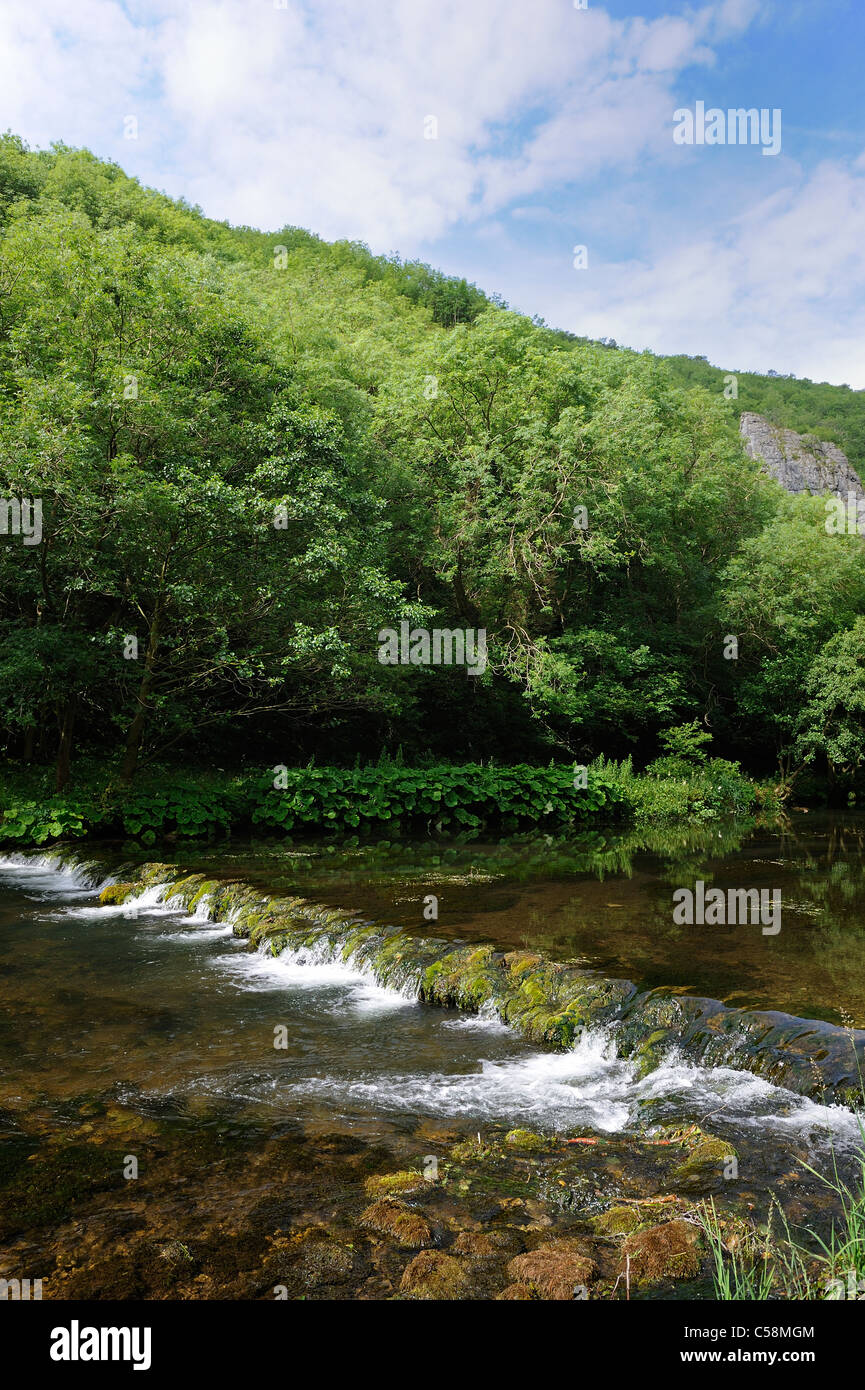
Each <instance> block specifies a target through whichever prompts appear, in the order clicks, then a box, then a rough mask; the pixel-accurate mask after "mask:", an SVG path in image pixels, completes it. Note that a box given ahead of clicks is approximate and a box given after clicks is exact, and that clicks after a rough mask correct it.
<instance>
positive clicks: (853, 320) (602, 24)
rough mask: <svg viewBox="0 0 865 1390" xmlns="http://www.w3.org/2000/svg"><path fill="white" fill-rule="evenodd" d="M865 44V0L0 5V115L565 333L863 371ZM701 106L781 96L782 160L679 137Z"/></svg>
mask: <svg viewBox="0 0 865 1390" xmlns="http://www.w3.org/2000/svg"><path fill="white" fill-rule="evenodd" d="M863 53H865V4H863V3H862V0H706V3H697V4H684V3H681V2H680V0H643V3H632V2H631V0H609V3H607V4H600V3H595V0H588V5H587V8H586V9H585V10H580V9H577V8H576V7H575V5H574V4H573V0H531V3H525V0H367V2H366V3H364V4H362V5H361V4H358V3H356V0H316V3H315V4H306V3H303V0H210V3H207V4H203V3H193V0H148V3H138V2H137V0H127V3H125V4H121V3H119V0H77V3H76V4H75V5H73V6H70V5H68V3H67V2H66V0H4V3H3V6H2V9H0V93H2V96H0V106H2V111H0V122H2V125H3V126H5V127H9V128H11V129H13V130H15V131H17V132H18V133H19V134H21V135H23V136H24V137H25V138H26V139H28V140H29V141H30V143H31V144H33V145H35V146H44V145H47V144H48V143H50V142H51V141H52V140H58V139H60V140H63V141H65V142H66V143H68V144H74V145H78V144H83V145H87V146H89V148H91V149H92V150H94V151H95V152H96V153H97V154H99V155H101V156H104V157H108V158H111V159H115V160H117V161H118V162H119V163H121V164H122V165H123V167H124V168H126V169H127V170H128V171H129V172H130V173H133V174H135V175H137V176H138V177H139V178H140V179H141V180H142V181H143V182H145V183H148V184H151V185H154V186H156V187H158V188H163V189H165V190H166V191H167V192H169V193H171V194H172V195H181V194H182V195H184V196H185V197H187V198H188V199H190V201H192V202H196V203H199V204H200V205H201V206H202V207H203V209H204V210H205V212H207V213H208V214H210V215H211V216H214V217H225V218H229V219H230V220H231V221H233V222H239V223H251V224H252V225H255V226H260V227H264V228H268V229H275V228H277V227H280V226H282V225H285V224H292V225H299V226H304V227H308V228H310V229H311V230H313V231H315V232H317V233H319V234H320V235H322V236H324V237H326V238H328V239H332V238H335V237H350V238H355V239H359V240H363V241H366V242H367V243H368V244H369V245H370V246H371V247H372V249H373V250H375V251H397V252H399V253H400V254H401V255H403V256H404V257H406V258H415V257H419V258H421V259H423V260H428V261H430V262H431V263H433V264H435V265H439V266H441V267H442V268H444V269H445V270H447V271H449V272H451V273H456V274H460V275H466V276H467V277H468V278H469V279H472V280H475V281H477V283H478V284H480V285H481V286H482V287H483V288H485V289H487V290H495V291H498V292H499V293H501V294H502V295H503V296H504V297H505V298H506V299H507V300H508V301H509V303H511V304H512V305H513V306H514V307H516V308H519V309H521V310H523V311H525V312H527V313H531V314H535V313H537V314H540V315H541V316H542V317H544V318H545V319H546V320H547V322H548V323H551V324H554V325H556V326H557V327H563V328H569V329H571V330H572V331H574V332H578V333H587V334H590V335H592V336H596V337H602V336H603V337H612V338H615V339H616V340H617V341H618V342H621V343H627V344H628V345H630V346H634V347H638V348H651V349H652V350H654V351H658V352H679V351H681V352H688V353H701V354H703V355H705V356H707V357H708V358H709V360H710V361H713V362H716V363H717V364H718V365H721V366H724V367H728V368H731V369H735V368H739V369H742V370H745V369H751V370H763V371H765V370H768V369H770V368H771V369H774V370H776V371H782V372H788V371H789V372H794V373H796V374H797V375H799V376H810V377H812V378H814V379H816V380H829V381H836V382H845V381H846V382H848V383H849V384H850V385H853V386H856V387H858V388H862V387H865V333H863V326H865V324H863V319H865V120H863V97H862V86H863V84H862V80H861V64H862V55H863ZM698 101H702V102H704V103H705V106H706V107H707V108H710V107H718V108H721V109H722V110H724V111H726V110H727V109H729V108H735V107H746V108H751V107H756V108H758V109H759V108H768V109H770V110H771V109H774V108H778V109H780V111H781V130H782V144H781V152H780V154H779V155H778V156H777V157H766V156H763V154H762V152H761V149H760V148H759V147H755V146H751V145H737V144H733V145H715V146H708V145H703V146H696V145H693V146H683V145H676V144H674V142H673V138H672V131H673V124H674V122H673V113H674V111H675V110H676V109H678V108H685V107H687V108H691V109H693V108H694V106H695V104H696V103H697V102H698ZM129 116H134V117H135V120H136V121H137V138H134V139H129V138H124V121H125V119H126V118H127V117H129ZM428 116H435V118H436V121H437V123H438V126H437V138H436V139H434V140H430V139H425V138H424V130H425V121H426V118H427V117H428ZM127 128H128V122H127ZM427 129H428V123H427ZM577 245H584V246H586V248H587V253H588V266H587V268H586V269H582V270H577V269H575V268H574V265H573V259H574V257H573V250H574V247H575V246H577Z"/></svg>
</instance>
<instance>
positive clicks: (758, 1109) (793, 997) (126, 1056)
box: [0, 816, 865, 1210]
mask: <svg viewBox="0 0 865 1390" xmlns="http://www.w3.org/2000/svg"><path fill="white" fill-rule="evenodd" d="M128 853H129V850H128V847H125V848H124V849H123V850H118V851H117V852H115V851H113V850H112V849H110V848H104V849H102V850H101V851H100V859H101V864H102V870H103V871H104V878H105V879H108V878H109V877H110V876H111V875H112V873H113V871H114V870H115V868H116V866H117V864H118V863H119V861H120V859H121V858H123V857H126V858H128ZM863 854H865V820H861V821H860V820H859V819H857V818H856V817H849V816H848V817H845V818H843V819H832V818H829V817H827V818H824V819H822V820H821V819H818V818H815V817H811V818H808V819H807V820H805V819H804V818H803V819H802V820H801V821H799V822H797V823H796V824H795V825H794V826H793V827H791V828H789V829H787V830H786V831H784V832H783V833H782V832H767V831H758V832H753V833H751V834H748V835H746V834H745V833H744V832H741V831H737V830H735V829H725V830H723V831H720V832H719V831H718V830H717V828H707V829H701V828H695V829H692V830H689V831H687V832H667V833H666V834H665V835H655V836H654V837H652V836H647V835H645V834H644V835H631V836H628V835H616V836H610V837H607V838H604V837H602V836H597V835H595V836H588V837H583V838H582V839H581V840H579V841H567V840H550V839H546V840H544V839H538V838H533V839H513V840H510V841H506V842H497V843H488V844H485V843H477V842H475V843H466V844H459V843H450V844H444V845H442V844H436V843H431V842H426V843H414V842H410V843H400V844H387V843H382V842H379V843H376V844H363V843H359V842H355V843H349V844H342V845H334V844H323V843H318V844H306V845H288V846H273V845H264V846H261V845H259V846H244V847H240V848H238V847H237V846H236V845H235V846H233V847H231V848H230V849H227V850H224V851H223V852H221V853H217V852H214V851H213V850H212V849H211V850H201V849H200V850H198V851H197V852H194V851H190V850H188V849H187V850H186V851H185V852H184V857H185V858H186V859H187V861H188V862H189V864H190V865H191V866H194V867H195V868H196V869H201V870H202V871H204V872H207V873H209V874H212V875H216V876H221V877H226V878H241V879H243V880H245V881H247V882H252V883H254V884H255V885H257V886H261V887H262V888H264V889H267V890H269V891H272V892H279V893H285V892H287V891H289V890H290V891H292V892H293V893H296V894H301V895H303V896H305V897H308V898H309V899H311V900H313V901H316V902H320V903H326V904H332V905H335V906H340V907H347V908H351V909H355V910H357V911H359V912H360V913H362V914H363V915H364V916H365V917H367V918H368V919H371V920H377V921H385V922H390V923H394V924H397V925H400V926H402V927H403V928H404V929H406V930H408V931H410V932H418V933H425V934H427V935H433V934H437V935H445V936H453V937H458V938H460V939H463V940H478V941H491V942H494V943H495V944H496V945H498V946H503V947H505V948H506V949H512V948H513V947H515V946H519V947H530V948H532V949H534V950H538V951H541V952H543V953H545V954H546V955H550V956H555V957H559V958H562V959H564V958H569V959H577V960H579V961H581V962H585V963H586V964H588V965H590V966H591V967H593V968H595V969H598V970H600V971H602V972H603V973H605V974H610V975H614V976H617V977H619V976H623V977H626V978H629V979H631V980H633V981H634V982H635V983H636V984H638V985H639V986H640V987H643V988H656V987H661V986H663V987H668V988H674V989H678V990H685V991H689V992H692V993H698V994H708V995H711V996H713V997H715V998H719V999H722V1000H724V1001H725V1002H727V1003H732V1004H735V1005H737V1006H738V1005H748V1006H759V1007H772V1008H777V1009H783V1010H786V1011H788V1012H792V1013H795V1014H798V1015H801V1016H803V1017H807V1018H818V1019H824V1020H827V1021H829V1022H832V1023H841V1022H842V1021H843V1019H845V1018H846V1017H847V1016H848V1015H849V1016H851V1017H852V1018H853V1021H854V1022H855V1023H856V1024H857V1025H858V1026H862V1024H863V1022H865V950H863V945H865V874H863V862H865V860H863ZM147 857H148V858H156V857H157V855H156V854H155V853H153V852H149V854H148V856H147ZM160 857H162V858H165V859H171V860H173V861H177V860H178V859H179V858H180V857H181V856H180V854H179V852H178V851H177V850H176V849H172V850H170V851H167V850H165V849H164V848H163V850H162V854H161V856H160ZM696 878H702V879H704V880H705V881H706V882H707V884H709V883H711V884H713V885H714V886H721V887H724V888H726V887H767V888H770V889H775V888H778V889H780V891H781V894H782V901H783V927H782V930H781V932H780V933H778V935H777V936H767V935H763V934H762V933H761V931H760V927H759V925H757V926H750V925H745V926H730V927H724V928H720V929H719V928H699V927H677V926H675V925H674V924H673V921H672V909H671V895H672V891H673V889H674V888H675V887H677V886H681V885H693V882H694V881H695V879H696ZM99 879H100V872H99V871H98V870H97V871H94V870H93V869H92V868H91V869H90V870H89V872H87V873H80V872H76V871H74V870H69V869H59V868H58V867H57V866H56V863H54V861H52V859H51V856H38V855H36V856H15V855H7V856H6V857H5V858H4V859H2V860H0V993H2V1001H3V1012H2V1022H0V1061H2V1079H0V1134H2V1137H3V1138H4V1139H5V1140H6V1141H7V1144H11V1151H15V1145H16V1143H20V1144H21V1145H23V1144H24V1141H23V1138H22V1135H26V1134H27V1133H28V1132H30V1137H31V1139H32V1127H33V1124H36V1126H37V1129H38V1131H39V1134H40V1136H41V1138H40V1143H44V1141H45V1136H49V1138H48V1142H49V1143H50V1144H56V1143H58V1142H62V1141H63V1140H64V1138H65V1139H66V1140H67V1141H68V1142H72V1141H73V1140H76V1141H77V1139H78V1138H80V1136H81V1134H82V1132H83V1131H86V1130H87V1128H88V1124H87V1117H88V1115H91V1116H96V1115H102V1116H103V1117H104V1116H105V1114H106V1113H109V1114H110V1113H111V1107H112V1106H113V1107H114V1108H115V1110H118V1111H119V1113H120V1114H126V1115H127V1117H128V1115H130V1114H133V1113H134V1114H137V1115H140V1116H142V1117H144V1121H143V1122H151V1123H152V1122H154V1120H155V1121H159V1122H161V1120H163V1119H165V1118H166V1117H168V1118H169V1119H172V1120H173V1121H174V1122H176V1123H177V1124H178V1125H180V1126H181V1127H182V1129H183V1133H184V1135H185V1136H186V1139H187V1140H188V1139H189V1136H190V1135H195V1133H196V1132H197V1131H198V1130H202V1131H205V1130H210V1131H217V1132H218V1134H219V1136H220V1141H221V1139H223V1138H224V1137H225V1136H226V1135H227V1136H229V1137H230V1136H231V1135H232V1134H235V1135H243V1136H245V1141H248V1140H249V1137H250V1136H255V1135H256V1134H257V1135H259V1136H262V1137H263V1138H264V1137H267V1136H273V1135H274V1134H282V1133H289V1132H291V1133H301V1132H302V1133H303V1134H304V1135H305V1136H306V1137H307V1138H308V1137H310V1136H312V1137H313V1138H314V1137H315V1136H316V1135H318V1136H328V1135H331V1136H332V1135H333V1134H334V1133H341V1134H343V1135H347V1136H351V1135H355V1136H358V1137H361V1138H362V1139H363V1141H364V1142H366V1143H387V1142H399V1141H400V1137H402V1142H403V1144H404V1145H405V1144H406V1143H408V1144H409V1146H411V1144H412V1143H415V1141H414V1139H409V1138H408V1136H414V1135H417V1133H418V1132H419V1129H421V1128H422V1126H423V1125H424V1124H427V1125H428V1126H430V1130H429V1132H434V1130H435V1127H436V1126H438V1127H439V1130H441V1129H442V1127H443V1126H444V1127H445V1128H447V1126H451V1127H452V1128H453V1131H454V1133H472V1134H475V1133H477V1132H479V1131H482V1130H484V1129H485V1128H486V1127H488V1126H490V1125H493V1126H497V1125H501V1126H505V1127H510V1126H515V1125H522V1126H527V1127H531V1128H533V1129H536V1130H539V1131H541V1132H543V1133H546V1134H550V1135H559V1136H566V1135H574V1134H580V1135H583V1136H587V1135H588V1136H591V1135H599V1136H619V1137H627V1136H628V1135H629V1134H631V1133H634V1132H637V1131H641V1132H646V1130H647V1127H651V1126H652V1125H670V1124H682V1125H688V1124H694V1123H697V1124H700V1125H701V1126H702V1127H703V1128H704V1129H707V1130H711V1132H712V1133H715V1134H722V1135H724V1136H727V1137H729V1138H730V1139H731V1142H734V1143H735V1144H736V1147H737V1149H738V1151H739V1152H740V1153H742V1152H746V1153H747V1152H752V1153H753V1154H755V1155H757V1154H759V1155H760V1158H759V1162H760V1165H761V1175H762V1181H763V1186H764V1187H766V1188H767V1190H768V1187H770V1186H771V1185H772V1183H773V1182H777V1181H778V1180H780V1178H781V1176H782V1175H783V1174H784V1172H785V1170H787V1169H789V1168H790V1165H791V1164H794V1165H795V1164H800V1165H801V1164H802V1163H804V1162H808V1163H816V1164H817V1166H820V1164H821V1163H826V1162H828V1161H829V1157H830V1155H832V1154H834V1155H835V1157H836V1159H837V1158H839V1157H840V1159H841V1161H842V1163H843V1162H844V1161H845V1155H847V1154H848V1153H852V1152H853V1150H854V1148H855V1145H856V1141H857V1139H858V1135H859V1131H858V1125H857V1121H856V1119H855V1117H854V1116H853V1114H852V1113H851V1112H850V1111H849V1110H847V1109H844V1108H843V1107H840V1106H829V1105H824V1104H822V1103H821V1102H820V1101H819V1099H809V1098H807V1097H805V1096H802V1095H794V1094H792V1093H790V1092H788V1091H785V1090H783V1089H780V1088H778V1087H775V1086H773V1085H771V1084H770V1083H769V1082H768V1081H766V1080H764V1079H762V1078H760V1077H758V1076H756V1075H752V1074H751V1073H750V1072H748V1071H747V1070H738V1069H737V1070H732V1069H730V1068H728V1067H703V1066H698V1065H694V1064H692V1063H689V1062H688V1061H687V1060H685V1059H683V1058H681V1057H678V1056H677V1055H676V1054H675V1052H674V1053H672V1054H671V1055H668V1056H667V1057H666V1058H665V1059H664V1060H663V1061H662V1062H661V1064H660V1065H659V1066H658V1067H656V1068H655V1070H653V1071H651V1072H649V1073H648V1075H646V1076H643V1077H641V1076H640V1075H639V1074H638V1071H637V1069H636V1068H635V1066H634V1064H633V1063H632V1062H631V1061H628V1060H625V1059H623V1058H621V1057H619V1056H618V1055H617V1051H616V1045H615V1036H614V1034H613V1033H611V1032H605V1031H601V1030H598V1031H595V1032H590V1033H588V1034H585V1035H584V1036H583V1037H582V1038H581V1039H580V1041H579V1042H578V1044H577V1045H576V1046H575V1047H574V1049H573V1050H572V1051H569V1052H566V1053H557V1052H554V1051H552V1050H549V1049H544V1048H541V1047H537V1046H533V1045H530V1044H529V1043H527V1042H525V1041H524V1040H523V1039H521V1038H520V1037H519V1036H518V1035H517V1034H516V1033H514V1032H512V1031H511V1030H510V1029H508V1028H507V1027H506V1026H505V1025H503V1024H502V1023H501V1022H499V1021H498V1020H497V1019H496V1018H495V1017H489V1016H485V1015H483V1014H481V1015H480V1016H472V1015H466V1014H461V1013H459V1012H457V1011H443V1010H438V1009H435V1008H433V1007H429V1006H427V1005H424V1004H422V1003H419V1002H418V1001H417V1000H416V999H415V998H412V997H409V996H407V995H405V994H401V993H399V992H397V991H395V990H390V989H385V988H382V987H381V986H380V985H379V984H377V983H376V981H375V980H374V979H373V978H371V977H370V976H369V975H368V974H366V973H363V972H362V971H360V970H358V969H355V968H353V967H350V966H346V965H344V964H342V963H341V962H336V963H335V962H333V961H330V960H325V959H322V958H321V957H320V956H317V955H316V954H315V953H314V952H310V951H301V952H298V951H295V952H285V953H284V954H283V955H282V956H279V957H276V958H274V957H270V956H267V955H265V954H263V953H261V952H250V950H249V949H248V947H247V945H246V943H245V942H244V941H242V940H238V939H236V938H235V937H233V935H232V929H231V925H230V924H229V923H225V922H213V921H210V920H208V919H207V917H206V916H205V915H204V914H203V913H202V914H201V915H194V916H190V915H188V914H187V913H185V912H184V910H182V909H178V908H176V907H172V906H171V905H170V904H166V903H165V902H163V901H162V900H161V898H160V894H159V891H158V889H149V890H147V891H146V892H144V893H141V894H139V895H138V896H137V897H136V898H134V899H133V900H131V901H129V902H127V903H126V904H124V905H123V906H122V907H104V906H101V905H100V904H99V901H98V887H99ZM431 895H434V898H435V900H436V904H437V911H438V919H437V921H436V922H435V923H434V924H433V923H432V922H430V921H429V920H428V916H429V914H430V912H431V910H432V909H431V907H430V902H431ZM425 913H426V916H425ZM275 1040H279V1041H281V1042H284V1044H285V1045H284V1046H275V1045H274V1044H275ZM106 1107H107V1110H106ZM27 1117H29V1118H27ZM148 1117H149V1120H148ZM25 1119H26V1123H25ZM31 1122H32V1123H31ZM28 1124H30V1131H28V1128H27V1126H28ZM24 1147H26V1145H24ZM416 1147H417V1145H416V1143H415V1148H416ZM22 1152H23V1148H22ZM755 1162H756V1160H755ZM13 1168H14V1165H13ZM15 1171H17V1169H16V1170H15ZM800 1176H801V1168H800ZM0 1177H2V1165H0ZM221 1198H222V1200H223V1201H224V1202H225V1209H226V1210H230V1206H231V1192H230V1184H228V1185H227V1186H226V1187H225V1189H224V1190H223V1191H222V1193H221Z"/></svg>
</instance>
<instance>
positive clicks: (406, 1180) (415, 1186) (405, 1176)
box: [364, 1169, 429, 1197]
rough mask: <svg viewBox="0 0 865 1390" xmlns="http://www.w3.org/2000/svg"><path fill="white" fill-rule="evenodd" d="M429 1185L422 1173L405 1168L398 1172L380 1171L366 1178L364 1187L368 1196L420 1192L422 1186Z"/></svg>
mask: <svg viewBox="0 0 865 1390" xmlns="http://www.w3.org/2000/svg"><path fill="white" fill-rule="evenodd" d="M428 1186H429V1180H428V1179H427V1178H425V1177H424V1175H423V1173H415V1172H413V1171H412V1170H411V1169H405V1170H403V1171H402V1172H400V1173H382V1174H380V1175H377V1176H375V1177H372V1178H367V1180H366V1182H365V1183H364V1189H365V1191H366V1194H367V1196H368V1197H388V1196H392V1195H393V1194H394V1193H399V1192H420V1191H421V1189H422V1188H425V1187H428Z"/></svg>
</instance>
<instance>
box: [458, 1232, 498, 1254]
mask: <svg viewBox="0 0 865 1390" xmlns="http://www.w3.org/2000/svg"><path fill="white" fill-rule="evenodd" d="M451 1249H452V1250H453V1253H454V1254H455V1255H474V1256H476V1257H477V1258H479V1259H483V1258H486V1257H488V1256H491V1255H498V1254H500V1253H501V1251H500V1247H499V1245H497V1244H495V1243H494V1242H493V1241H492V1240H491V1239H490V1237H489V1236H488V1235H485V1234H484V1232H483V1231H460V1233H459V1235H458V1236H457V1238H456V1240H455V1241H454V1243H453V1245H452V1246H451Z"/></svg>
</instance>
